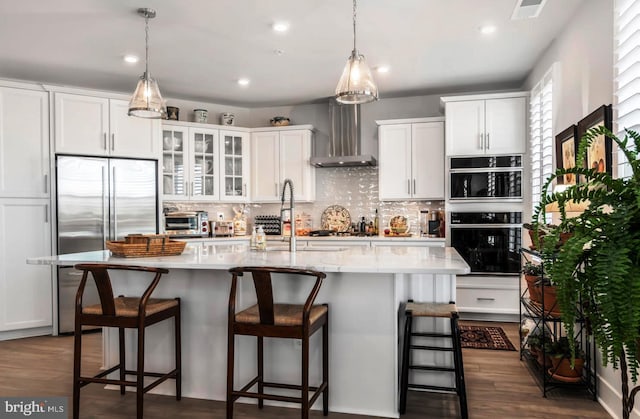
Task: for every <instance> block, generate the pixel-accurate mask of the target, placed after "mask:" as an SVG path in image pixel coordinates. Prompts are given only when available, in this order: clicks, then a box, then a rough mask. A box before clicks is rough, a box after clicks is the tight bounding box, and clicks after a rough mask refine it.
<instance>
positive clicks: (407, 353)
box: [399, 300, 469, 419]
mask: <svg viewBox="0 0 640 419" xmlns="http://www.w3.org/2000/svg"><path fill="white" fill-rule="evenodd" d="M415 317H437V318H448V319H449V320H450V324H451V333H449V334H447V333H418V332H413V331H412V325H413V319H414V318H415ZM414 336H419V337H427V338H448V339H451V347H446V346H429V345H414V344H413V343H412V339H411V338H412V337H414ZM412 350H423V351H445V352H452V353H453V364H454V368H450V367H441V366H432V365H412V364H411V351H412ZM410 369H413V370H418V371H441V372H442V371H444V372H453V373H454V374H455V387H444V386H433V385H424V384H412V383H409V370H410ZM410 389H420V390H426V391H437V392H452V393H456V394H457V395H458V398H459V399H460V414H461V417H462V418H463V419H467V418H468V417H469V413H468V411H467V393H466V387H465V382H464V367H463V364H462V349H461V343H460V329H459V328H458V310H457V309H456V306H455V304H454V303H449V304H441V303H415V302H413V300H409V301H408V302H407V304H406V307H405V326H404V342H403V350H402V368H401V376H400V409H399V410H400V414H404V413H405V412H406V409H407V392H408V391H409V390H410Z"/></svg>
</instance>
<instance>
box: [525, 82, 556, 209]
mask: <svg viewBox="0 0 640 419" xmlns="http://www.w3.org/2000/svg"><path fill="white" fill-rule="evenodd" d="M552 74H553V73H552V70H549V71H547V73H546V74H545V75H544V77H543V78H542V80H540V82H539V83H538V84H536V85H535V86H534V88H533V89H532V90H531V100H530V108H529V124H530V129H531V132H530V138H531V143H530V147H531V149H530V152H531V153H530V154H531V205H532V206H533V209H534V210H535V208H536V206H537V205H538V203H539V202H540V195H541V193H542V187H543V186H544V183H545V182H546V180H547V178H548V177H549V176H550V175H551V173H552V172H553V127H552V118H553V106H552V104H553V77H552Z"/></svg>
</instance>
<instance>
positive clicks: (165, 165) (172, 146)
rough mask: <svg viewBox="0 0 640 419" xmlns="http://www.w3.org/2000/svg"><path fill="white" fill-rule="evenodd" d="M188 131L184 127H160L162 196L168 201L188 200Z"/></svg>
mask: <svg viewBox="0 0 640 419" xmlns="http://www.w3.org/2000/svg"><path fill="white" fill-rule="evenodd" d="M188 138H189V130H188V128H185V127H180V126H173V125H164V126H163V127H162V195H163V197H164V199H168V200H184V199H187V198H188V194H187V193H188V188H187V186H188V184H189V178H188V173H189V172H188V170H187V161H188V157H187V156H188V154H187V151H188V146H189V144H188V143H189V140H188Z"/></svg>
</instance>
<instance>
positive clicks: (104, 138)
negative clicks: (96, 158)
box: [102, 132, 107, 150]
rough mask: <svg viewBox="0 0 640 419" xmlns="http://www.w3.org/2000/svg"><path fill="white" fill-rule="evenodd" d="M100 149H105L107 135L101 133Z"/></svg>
mask: <svg viewBox="0 0 640 419" xmlns="http://www.w3.org/2000/svg"><path fill="white" fill-rule="evenodd" d="M102 148H104V149H105V150H106V149H107V133H106V132H104V133H102Z"/></svg>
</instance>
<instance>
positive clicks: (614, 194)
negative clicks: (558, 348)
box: [533, 126, 640, 419]
mask: <svg viewBox="0 0 640 419" xmlns="http://www.w3.org/2000/svg"><path fill="white" fill-rule="evenodd" d="M601 135H605V136H607V137H609V138H611V139H612V141H613V142H615V143H616V144H617V146H618V148H619V149H620V150H621V151H622V152H623V153H624V155H625V156H626V158H627V160H628V161H629V162H630V166H631V170H632V174H631V176H630V177H629V178H624V179H619V178H613V177H612V176H611V175H610V174H609V173H602V172H597V170H596V169H587V168H580V167H573V168H568V169H559V170H557V171H556V172H555V173H554V174H553V175H552V176H550V177H549V179H547V181H546V183H545V185H544V187H543V191H542V197H541V202H540V204H539V206H538V207H537V208H536V210H535V211H534V216H533V220H534V224H536V223H540V224H542V220H545V207H546V205H548V204H551V203H557V205H558V208H559V210H560V224H559V225H558V226H557V228H552V229H550V231H547V234H546V235H545V239H544V243H542V249H541V253H542V258H543V261H545V270H546V271H548V273H549V275H550V276H551V277H552V278H553V280H554V283H555V284H556V286H557V295H558V302H559V305H560V308H561V310H562V321H563V324H564V326H565V328H566V330H567V333H566V334H567V335H568V336H574V324H575V323H576V321H577V320H578V311H577V310H576V307H578V306H579V307H581V308H582V311H583V315H584V319H585V321H586V323H587V327H588V330H590V331H591V332H592V333H593V336H594V339H595V342H596V345H597V347H598V348H599V349H600V351H601V352H602V355H603V356H602V359H603V362H604V364H605V365H607V364H608V363H611V364H612V365H613V367H614V368H620V370H621V376H622V393H623V394H622V410H623V412H622V417H623V418H625V419H628V418H629V416H630V413H631V410H632V409H633V404H634V398H635V395H636V394H637V392H638V391H640V386H637V387H635V388H633V389H632V390H631V391H629V377H628V373H627V371H628V370H629V371H630V372H631V379H632V381H633V382H634V383H635V382H636V381H637V378H638V367H639V365H640V364H639V360H638V355H639V351H638V346H637V345H636V341H637V339H638V337H639V330H640V161H638V151H636V150H640V134H638V133H637V132H634V131H631V130H626V134H625V136H624V139H619V138H618V137H616V136H615V135H614V134H613V133H612V132H611V131H609V130H608V129H606V128H605V127H603V126H599V127H596V128H592V129H590V130H588V131H587V133H586V134H585V135H584V136H583V137H582V140H581V141H580V145H579V148H578V154H577V160H576V161H578V162H580V161H584V160H585V157H586V153H587V149H588V147H589V145H590V144H591V143H592V142H593V141H594V140H595V139H596V138H598V136H601ZM565 174H573V175H574V176H576V178H580V177H581V178H582V179H583V181H582V182H580V183H578V184H576V185H572V186H570V187H568V188H567V189H566V190H564V191H561V192H555V193H551V194H548V190H549V186H550V185H551V184H552V183H553V181H554V180H555V179H557V178H559V177H561V176H564V175H565ZM571 202H574V203H578V204H580V203H582V204H587V203H588V206H587V208H586V209H585V210H584V211H583V212H582V213H581V214H580V215H578V216H576V217H573V218H569V217H567V212H566V208H565V206H567V205H569V204H570V203H571ZM562 231H573V235H572V236H571V237H570V238H569V239H568V240H567V241H566V242H565V243H564V244H563V245H562V246H561V247H556V244H557V243H558V242H559V240H560V233H561V232H562ZM547 262H549V263H547ZM569 346H570V349H571V351H570V352H571V359H572V361H573V360H574V359H575V355H576V346H575V342H573V340H572V339H571V340H569Z"/></svg>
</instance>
